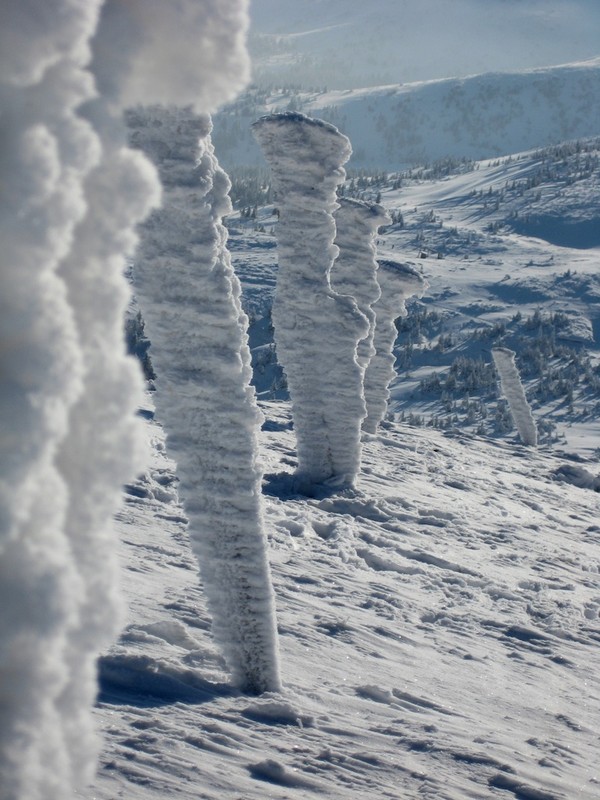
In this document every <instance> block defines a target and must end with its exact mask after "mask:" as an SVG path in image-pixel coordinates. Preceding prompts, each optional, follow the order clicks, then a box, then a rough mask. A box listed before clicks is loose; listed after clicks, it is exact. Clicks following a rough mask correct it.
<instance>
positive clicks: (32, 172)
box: [0, 0, 100, 800]
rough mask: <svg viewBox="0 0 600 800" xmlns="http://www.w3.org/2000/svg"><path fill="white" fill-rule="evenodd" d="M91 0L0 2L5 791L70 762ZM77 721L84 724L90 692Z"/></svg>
mask: <svg viewBox="0 0 600 800" xmlns="http://www.w3.org/2000/svg"><path fill="white" fill-rule="evenodd" d="M98 7H99V3H97V2H93V0H90V2H89V3H87V4H81V3H79V4H76V3H72V2H68V0H64V1H61V0H44V1H43V2H42V0H40V1H39V2H32V3H28V4H26V8H25V7H24V6H23V4H17V3H14V2H13V3H6V4H3V6H2V11H1V24H0V67H1V69H0V107H1V108H2V164H1V166H0V235H1V238H2V251H1V253H0V264H1V266H0V419H1V423H0V603H1V605H2V613H1V615H0V774H1V776H2V778H1V781H0V797H2V800H59V798H60V800H63V798H65V797H67V796H70V794H71V793H72V791H73V788H74V781H75V777H76V775H77V774H78V772H79V770H78V768H77V764H76V763H75V762H76V760H77V755H76V754H74V753H73V752H72V751H71V750H70V748H69V746H68V736H67V735H66V731H65V726H64V717H63V716H62V713H61V709H60V704H59V698H60V696H61V693H62V692H63V690H64V689H65V687H66V686H67V685H68V684H69V683H70V682H71V681H72V680H77V676H72V675H71V674H70V672H69V669H68V664H67V662H66V657H65V649H66V646H67V640H68V637H69V635H70V632H71V631H72V630H73V629H74V627H75V625H76V624H77V615H78V610H79V608H80V606H81V602H82V598H83V594H84V589H85V587H84V585H83V580H82V576H81V574H80V573H79V570H78V565H77V563H76V560H75V559H74V558H73V555H72V547H71V542H70V541H69V538H68V534H67V532H66V530H65V518H66V515H67V508H68V503H69V498H70V493H71V487H70V486H69V485H68V481H67V480H66V479H65V476H64V475H62V473H61V471H60V469H59V468H58V466H57V463H56V457H57V452H58V450H59V448H60V447H61V446H62V443H63V442H64V440H65V437H66V436H67V435H68V431H69V427H70V417H71V412H72V408H73V405H74V403H76V401H77V399H78V397H80V396H81V393H82V388H83V376H84V357H83V353H82V350H81V346H80V342H79V325H78V324H77V319H76V315H75V313H74V309H73V305H72V298H71V297H70V291H69V286H68V284H67V282H66V281H65V279H64V276H62V275H61V274H60V263H61V261H62V260H63V259H64V258H65V257H66V256H67V255H68V253H69V251H70V248H71V246H72V241H73V235H74V230H75V228H76V226H77V224H78V223H79V222H80V221H81V219H82V218H83V217H84V215H85V213H86V199H85V197H84V182H85V179H86V176H87V175H88V174H89V173H90V172H91V170H92V169H93V168H94V167H95V165H96V164H97V163H98V160H99V157H100V146H99V142H98V139H97V137H96V135H95V134H94V132H93V130H92V129H91V127H90V125H89V124H88V123H87V122H85V121H84V120H82V119H80V118H79V117H78V114H77V109H78V107H79V106H80V104H81V103H83V102H85V101H86V100H88V99H89V98H91V97H92V96H93V93H94V87H93V82H92V80H91V76H90V75H89V74H88V72H87V71H86V69H85V61H86V58H87V55H88V53H89V48H88V40H89V37H90V36H91V34H92V33H93V30H94V25H95V21H96V16H97V12H98ZM86 711H87V718H86V720H85V729H86V730H89V729H91V725H92V723H91V704H90V706H89V707H88V708H87V709H86Z"/></svg>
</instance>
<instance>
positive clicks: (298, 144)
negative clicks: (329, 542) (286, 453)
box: [254, 112, 369, 491]
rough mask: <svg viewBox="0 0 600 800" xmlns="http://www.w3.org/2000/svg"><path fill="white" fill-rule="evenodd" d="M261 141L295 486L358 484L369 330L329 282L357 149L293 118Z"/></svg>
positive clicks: (264, 126)
mask: <svg viewBox="0 0 600 800" xmlns="http://www.w3.org/2000/svg"><path fill="white" fill-rule="evenodd" d="M254 133H255V136H256V138H257V140H258V142H259V144H260V146H261V148H262V150H263V153H264V155H265V158H266V160H267V162H268V163H269V164H270V166H271V170H272V174H273V185H274V188H275V193H276V202H277V204H278V208H279V214H280V216H279V223H278V226H277V245H278V258H279V272H278V277H277V289H276V293H275V299H274V303H273V323H274V326H275V341H276V346H277V353H278V357H279V360H280V363H281V364H282V366H283V368H284V370H285V373H286V375H287V380H288V386H289V391H290V395H291V398H292V407H293V418H294V428H295V430H296V437H297V443H298V470H297V479H298V486H299V488H300V489H301V490H302V491H308V490H310V487H311V486H313V485H315V484H320V483H323V482H324V481H334V482H336V483H339V484H347V485H352V483H353V482H354V480H355V478H356V475H357V473H358V471H359V468H360V454H361V445H360V427H361V422H362V420H363V418H364V416H365V405H364V400H363V396H362V371H361V369H360V367H359V365H358V363H357V361H356V348H357V344H358V342H359V341H360V340H361V339H364V338H365V337H366V336H367V335H368V330H369V326H368V319H367V318H366V317H365V315H364V314H362V313H361V312H360V311H359V310H358V307H357V305H356V302H355V301H354V299H353V298H352V297H348V296H343V295H339V294H337V293H336V292H335V291H334V290H333V289H332V288H331V284H330V272H331V267H332V264H333V262H334V259H335V258H336V256H337V255H338V248H337V247H336V246H335V245H334V243H333V241H334V238H335V222H334V219H333V212H334V211H335V210H336V208H337V202H336V187H337V186H338V185H339V184H340V183H342V182H343V180H344V176H345V172H344V169H343V165H344V163H345V162H346V161H347V160H348V158H349V157H350V153H351V147H350V142H349V140H348V139H347V138H346V137H345V136H344V135H343V134H341V133H340V132H339V131H338V130H337V128H335V127H334V126H333V125H329V124H328V123H325V122H322V121H320V120H315V119H311V118H309V117H306V116H304V115H303V114H297V113H291V112H288V113H283V114H273V115H270V116H266V117H262V118H261V119H259V120H258V121H257V122H256V123H254Z"/></svg>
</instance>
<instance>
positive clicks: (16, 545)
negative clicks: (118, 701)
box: [0, 0, 243, 800]
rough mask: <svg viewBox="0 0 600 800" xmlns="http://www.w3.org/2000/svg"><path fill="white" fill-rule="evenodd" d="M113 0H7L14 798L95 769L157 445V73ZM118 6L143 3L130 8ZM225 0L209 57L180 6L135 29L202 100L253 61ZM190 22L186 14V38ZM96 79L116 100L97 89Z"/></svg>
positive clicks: (7, 636) (236, 9) (0, 574)
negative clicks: (144, 394) (103, 675)
mask: <svg viewBox="0 0 600 800" xmlns="http://www.w3.org/2000/svg"><path fill="white" fill-rule="evenodd" d="M158 5H159V4H157V3H154V4H153V9H152V10H153V11H156V9H157V8H158ZM189 5H190V7H191V5H192V4H189ZM100 6H101V2H100V1H99V0H89V2H85V3H83V2H75V1H74V0H47V1H46V0H44V2H41V1H37V0H36V1H34V2H30V3H25V4H23V3H17V2H8V3H4V4H3V7H2V22H1V24H0V52H1V54H0V67H1V77H0V106H1V107H2V156H3V159H2V167H1V168H0V185H1V186H2V196H1V198H0V233H1V236H2V255H1V260H2V268H1V269H0V276H1V277H0V284H1V285H0V416H1V418H2V432H1V434H0V464H1V466H0V509H1V510H0V601H1V602H2V609H3V611H2V622H1V623H0V772H1V783H0V797H1V798H2V800H66V798H68V797H71V796H72V794H73V791H74V790H75V788H76V787H77V786H79V785H81V784H82V782H84V781H87V780H90V779H91V777H92V772H93V769H94V766H95V755H96V742H95V735H94V730H93V722H92V713H91V711H92V706H93V703H94V700H95V696H96V693H97V680H96V669H95V661H96V658H97V656H98V653H99V651H100V649H101V648H104V647H105V646H106V645H107V644H108V643H109V642H110V641H111V640H112V639H113V637H114V635H115V633H116V630H117V626H118V623H119V620H120V603H119V601H118V598H117V592H116V583H117V580H118V569H117V566H116V552H115V551H116V544H117V542H116V537H115V535H114V532H113V526H112V518H113V515H114V513H115V511H116V509H117V508H118V505H119V502H120V500H121V498H122V491H121V487H122V484H123V483H124V482H125V481H126V480H128V479H131V477H132V475H134V474H135V469H137V468H139V466H140V465H141V459H140V455H141V453H142V450H143V448H142V446H141V433H140V430H141V429H140V428H139V426H138V424H136V423H135V421H134V413H135V409H136V407H137V405H138V403H139V400H140V398H141V388H142V381H141V376H140V374H139V367H138V365H137V364H135V362H134V361H133V360H130V359H128V358H127V357H126V356H125V348H124V337H123V314H124V309H125V307H126V305H127V302H128V296H129V292H128V289H127V287H126V283H125V278H124V276H123V273H124V268H125V262H124V258H125V255H126V254H127V253H128V252H131V250H132V248H133V246H134V245H135V242H136V235H135V227H136V225H137V223H138V222H139V221H140V220H141V219H142V217H144V216H145V214H146V213H147V212H148V210H149V208H150V207H151V206H152V205H153V204H155V203H156V202H157V201H158V198H159V185H158V183H157V180H156V176H155V172H154V170H153V168H152V166H151V165H150V164H149V162H148V161H147V160H146V159H145V158H144V157H143V156H142V155H141V154H139V153H133V152H132V151H129V150H127V148H126V146H125V129H124V125H123V122H122V120H121V119H120V110H119V106H118V102H117V103H115V102H114V101H115V99H116V100H118V99H119V98H121V97H123V96H126V97H128V98H129V97H131V96H135V97H136V99H140V100H143V99H145V98H144V94H143V93H144V92H145V91H148V90H149V82H148V81H146V82H144V81H138V80H137V78H136V76H135V75H134V74H133V72H132V73H131V74H127V73H126V72H125V70H127V69H130V68H131V69H133V66H134V64H133V62H132V61H128V60H127V59H124V58H123V56H124V53H121V54H120V56H121V57H117V55H118V52H117V51H118V41H116V40H115V41H114V42H113V48H114V49H113V51H112V52H111V51H110V48H109V49H107V48H106V47H103V46H101V45H102V43H103V42H104V43H106V41H107V40H110V38H111V36H112V35H113V34H114V30H109V29H108V28H107V26H108V25H109V21H108V19H107V18H103V22H102V24H101V26H100V29H99V31H96V26H97V23H98V15H99V12H100ZM111 6H120V7H121V8H124V7H125V6H126V7H127V8H128V9H129V10H133V4H132V3H112V2H111ZM222 6H223V4H220V5H219V9H218V10H217V8H216V5H215V4H214V3H213V4H212V5H211V4H208V3H206V4H204V7H203V8H204V10H205V11H207V12H209V11H210V12H211V14H210V15H208V16H207V17H206V18H205V20H204V21H208V22H209V23H210V24H208V25H207V26H206V30H205V34H206V35H205V38H204V40H203V42H204V45H205V46H204V50H203V52H204V55H203V58H202V64H200V65H199V64H198V57H197V55H196V50H195V48H191V47H189V46H187V47H186V46H182V44H181V37H180V36H179V31H180V25H181V22H182V18H181V15H182V14H183V13H184V11H185V9H183V8H182V7H181V6H180V7H179V8H178V9H176V10H174V9H173V8H172V7H171V8H170V9H169V18H168V19H167V15H166V14H165V13H160V14H159V13H148V14H147V15H146V14H143V15H142V14H140V13H139V10H140V8H141V4H136V6H135V8H136V11H137V16H136V15H135V14H132V15H131V17H130V19H129V21H130V22H131V25H129V26H128V27H127V28H126V29H123V31H122V33H123V34H124V35H126V36H127V37H128V41H129V43H130V44H131V45H132V49H134V48H133V45H134V43H137V44H138V45H140V42H142V43H144V44H143V46H142V45H140V46H142V50H143V48H144V47H145V48H147V47H148V46H149V45H148V43H149V42H150V43H152V42H154V43H156V42H157V41H160V43H161V46H162V48H163V50H164V51H168V53H169V58H172V56H173V54H174V53H175V51H176V50H177V55H178V58H177V61H176V63H174V65H173V69H174V70H175V71H176V72H177V77H178V80H179V77H180V74H179V73H180V72H181V67H182V65H183V64H185V65H186V67H188V69H187V71H188V73H191V72H192V71H194V70H195V71H196V76H197V81H196V88H197V87H198V86H199V85H200V84H201V83H204V85H205V86H206V87H209V86H211V85H212V88H211V89H208V88H207V89H206V91H205V93H204V95H203V96H211V92H213V93H214V95H216V94H218V93H219V91H221V88H222V87H223V86H224V84H225V83H229V86H230V88H229V91H234V86H233V83H234V81H232V80H230V78H229V77H227V76H228V70H227V69H224V70H223V71H220V69H219V68H214V69H213V70H212V72H211V73H210V74H208V72H207V69H206V64H207V60H208V59H207V57H206V53H208V52H209V51H210V52H211V53H212V54H213V55H212V58H213V60H215V59H214V48H215V47H217V48H221V47H222V48H223V54H222V57H221V56H220V58H219V60H220V61H221V62H222V61H223V60H225V61H227V57H228V55H232V61H231V64H230V66H232V70H233V71H234V72H236V74H238V73H239V70H238V67H236V66H235V64H237V63H238V61H239V57H240V53H241V50H240V48H241V44H240V42H241V37H242V35H243V31H242V28H243V25H242V24H241V22H240V25H238V26H235V25H233V26H230V24H229V23H230V22H232V21H233V20H234V19H236V18H237V17H239V18H240V20H241V19H242V17H243V3H241V2H238V3H231V4H230V8H229V9H228V10H227V12H225V13H224V15H223V17H222V18H220V22H221V34H222V35H218V30H217V29H218V25H217V24H216V23H217V20H218V19H219V13H220V12H221V11H223V7H222ZM145 8H148V9H150V4H145ZM188 10H189V9H188ZM200 13H201V12H200ZM213 20H214V23H215V24H212V21H213ZM187 21H188V22H189V19H188V20H187ZM192 27H193V26H187V27H185V26H184V28H185V30H186V32H187V33H188V36H190V35H191V32H190V30H191V28H192ZM197 29H198V20H197V19H196V25H195V30H196V31H197ZM94 33H97V34H98V35H97V40H96V44H97V45H98V47H97V48H96V51H95V52H94V55H93V69H92V70H90V69H89V67H88V62H89V59H90V57H91V49H92V46H91V39H92V37H93V35H94ZM207 40H210V41H211V42H212V45H213V49H212V50H211V48H210V46H209V45H208V43H207ZM234 40H236V41H237V42H238V44H236V45H235V47H232V42H233V41H234ZM119 41H122V40H119ZM187 44H188V45H189V40H188V42H187ZM194 44H196V42H195V43H194ZM238 45H239V46H238ZM234 50H235V53H233V51H234ZM186 51H187V55H186ZM135 52H136V53H138V52H139V48H135ZM144 52H146V55H147V49H146V50H145V51H144ZM242 60H243V59H242ZM227 63H229V62H227ZM138 68H139V65H138ZM94 72H95V73H96V75H94V74H93V73H94ZM97 76H101V78H102V81H104V82H105V85H106V87H107V88H110V91H111V92H114V93H113V94H111V97H102V96H100V97H98V96H97V92H96V87H95V86H94V77H97ZM215 76H217V77H215ZM238 77H239V75H238ZM167 83H168V80H165V81H163V82H162V83H161V90H166V85H167ZM187 86H188V89H187V90H188V91H189V81H188V83H187ZM100 88H101V89H102V87H100ZM124 88H126V89H127V91H124ZM172 88H173V89H174V90H176V84H175V83H172ZM138 93H141V94H138ZM81 107H85V112H83V111H81V110H80V108H81ZM94 129H95V130H94Z"/></svg>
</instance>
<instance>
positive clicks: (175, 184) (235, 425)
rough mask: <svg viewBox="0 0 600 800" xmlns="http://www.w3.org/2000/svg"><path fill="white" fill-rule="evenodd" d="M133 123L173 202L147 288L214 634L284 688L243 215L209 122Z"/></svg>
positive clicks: (150, 240)
mask: <svg viewBox="0 0 600 800" xmlns="http://www.w3.org/2000/svg"><path fill="white" fill-rule="evenodd" d="M127 122H128V125H129V128H130V131H131V137H130V138H131V142H132V144H133V145H134V146H136V147H140V148H141V149H142V150H143V151H144V152H145V153H147V154H148V156H149V157H150V158H151V159H152V160H153V161H154V163H155V164H156V166H157V167H158V170H159V174H160V177H161V181H162V184H163V187H164V202H163V207H162V208H161V209H160V210H158V211H155V212H154V213H153V214H152V215H151V216H150V218H149V219H148V221H147V223H146V224H145V225H144V226H143V228H142V240H141V245H140V249H139V252H138V255H137V258H136V264H135V270H134V273H135V286H136V294H137V297H138V299H139V302H140V306H141V308H142V312H143V314H144V318H145V321H146V328H147V331H148V334H149V336H150V340H151V342H152V347H151V357H152V362H153V366H154V368H155V370H156V373H157V376H158V378H157V392H156V405H157V410H158V412H159V416H160V418H161V420H163V421H164V425H165V429H166V431H167V444H168V447H169V450H170V451H171V452H172V454H173V456H174V457H175V459H176V460H177V472H178V475H179V478H180V493H181V497H182V499H183V502H184V507H185V509H186V513H187V515H188V518H189V521H190V529H189V530H190V536H191V539H192V546H193V548H194V552H195V554H196V556H197V558H198V561H199V563H200V570H201V575H202V580H203V583H204V585H205V587H206V591H207V597H208V601H209V607H210V611H211V614H212V617H213V633H214V636H215V638H216V640H217V642H218V643H219V644H220V646H221V647H222V648H223V651H224V653H225V656H226V660H227V663H228V665H229V668H230V670H231V672H232V676H233V680H234V682H235V684H236V685H237V686H239V687H240V688H242V689H244V690H247V691H251V692H263V691H266V690H270V691H275V690H277V689H278V688H279V687H280V679H279V666H278V656H277V645H276V628H275V613H274V600H273V594H272V589H271V579H270V572H269V565H268V561H267V544H266V538H265V535H264V533H263V518H262V500H261V480H262V470H261V468H260V465H259V464H258V462H257V450H258V443H257V434H258V429H259V425H260V421H261V419H262V416H261V414H260V412H259V410H258V407H257V404H256V398H255V392H254V389H253V387H251V386H250V379H251V369H250V352H249V349H248V342H247V335H246V328H247V318H246V316H245V314H244V313H243V312H242V308H241V303H240V284H239V281H238V279H237V277H236V276H235V273H234V272H233V269H232V266H231V260H230V256H229V252H228V250H227V247H226V242H227V231H226V228H225V227H224V226H223V224H222V222H221V217H222V215H223V214H224V213H227V212H228V211H229V210H230V208H231V206H230V200H229V195H228V192H229V188H230V183H229V179H228V178H227V176H226V174H225V173H224V172H223V170H222V169H221V168H220V167H219V165H218V162H217V159H216V157H215V155H214V150H213V146H212V144H211V140H210V135H209V133H210V120H209V118H208V116H207V115H197V114H195V113H193V111H192V110H191V109H190V108H186V109H182V108H172V107H171V108H164V107H159V106H152V107H136V108H135V109H132V110H130V111H129V112H127Z"/></svg>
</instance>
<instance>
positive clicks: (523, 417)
mask: <svg viewBox="0 0 600 800" xmlns="http://www.w3.org/2000/svg"><path fill="white" fill-rule="evenodd" d="M515 355H516V354H515V353H514V351H513V350H509V349H508V348H507V347H494V348H493V350H492V358H493V359H494V366H495V367H496V371H497V373H498V377H499V378H500V387H501V389H502V393H503V394H504V396H505V397H506V400H507V402H508V407H509V409H510V415H511V417H512V418H513V422H514V423H515V427H516V429H517V431H518V432H519V436H520V438H521V441H522V442H523V444H524V445H527V446H529V447H536V446H537V426H536V424H535V420H534V418H533V414H532V413H531V408H530V406H529V403H528V402H527V398H526V397H525V391H524V389H523V384H522V383H521V378H520V376H519V370H518V369H517V365H516V364H515Z"/></svg>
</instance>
